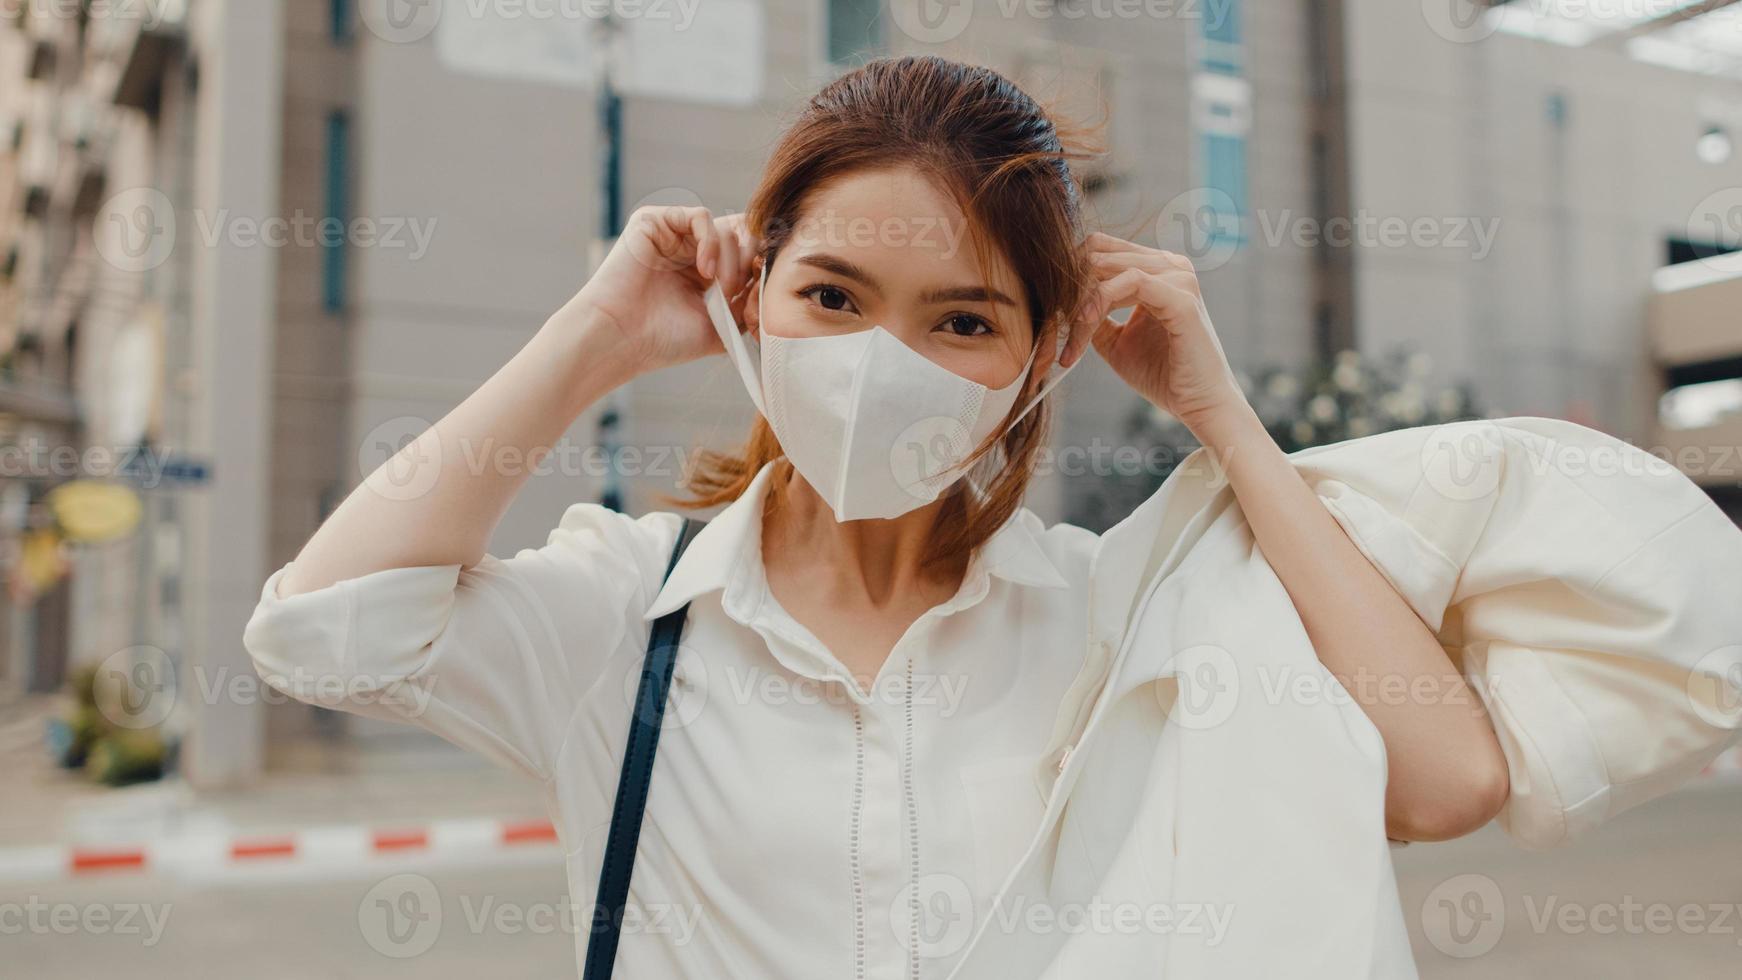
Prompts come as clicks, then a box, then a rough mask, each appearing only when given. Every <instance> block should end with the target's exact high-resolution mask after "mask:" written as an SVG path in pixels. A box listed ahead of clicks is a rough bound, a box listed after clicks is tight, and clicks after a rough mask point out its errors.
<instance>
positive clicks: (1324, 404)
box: [1307, 395, 1337, 422]
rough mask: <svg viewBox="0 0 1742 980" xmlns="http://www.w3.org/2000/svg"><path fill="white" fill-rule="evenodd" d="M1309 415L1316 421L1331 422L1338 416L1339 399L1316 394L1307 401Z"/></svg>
mask: <svg viewBox="0 0 1742 980" xmlns="http://www.w3.org/2000/svg"><path fill="white" fill-rule="evenodd" d="M1307 417H1308V418H1310V419H1312V420H1313V421H1314V422H1331V421H1334V420H1335V419H1336V417H1337V400H1336V399H1335V398H1332V397H1331V396H1330V395H1314V396H1313V399H1312V401H1309V402H1307Z"/></svg>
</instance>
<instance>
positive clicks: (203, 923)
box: [0, 782, 1742, 980]
mask: <svg viewBox="0 0 1742 980" xmlns="http://www.w3.org/2000/svg"><path fill="white" fill-rule="evenodd" d="M426 861H427V859H420V858H418V857H416V856H407V857H406V858H404V859H403V860H400V859H394V860H392V861H390V862H387V863H382V862H379V861H375V862H369V863H367V864H366V865H360V866H358V867H357V868H354V869H341V870H339V871H337V872H335V871H334V870H333V869H330V868H326V869H321V870H320V872H319V873H318V874H313V875H300V874H297V873H295V872H290V871H283V870H270V869H268V870H261V871H253V872H245V873H244V872H235V871H229V872H225V873H223V874H221V875H215V876H213V877H211V878H209V879H206V880H190V879H187V878H183V877H170V876H165V875H153V874H149V873H145V874H137V875H117V876H113V877H99V878H84V879H74V880H63V881H57V882H43V883H38V884H34V885H7V886H4V887H0V907H3V908H6V909H8V910H13V911H11V920H7V919H6V918H5V917H4V916H0V977H4V978H5V980H27V978H30V980H34V978H51V977H52V978H64V977H75V978H87V977H88V978H99V977H102V978H107V977H121V976H125V977H128V978H130V980H187V978H190V977H192V978H203V977H222V978H231V977H235V978H247V980H281V978H282V980H291V978H296V980H301V978H323V980H324V978H352V977H356V978H364V977H367V978H370V980H393V978H400V977H404V978H417V980H446V978H450V977H451V978H456V980H458V978H466V980H474V978H477V977H480V976H485V977H489V978H491V980H515V978H521V977H527V978H532V977H537V978H553V977H572V976H575V966H574V962H573V952H572V949H573V947H572V941H573V935H572V929H573V928H574V926H573V924H572V921H571V920H570V919H568V918H567V917H566V916H565V915H564V914H563V909H564V908H565V907H566V902H565V891H566V884H565V881H564V878H563V872H562V868H561V864H560V859H559V856H558V855H557V853H556V852H555V850H554V849H550V848H545V849H537V850H535V851H529V852H527V853H524V854H515V855H497V856H492V857H489V858H487V859H480V860H479V861H478V862H477V863H473V864H455V863H452V862H451V861H449V862H443V863H441V864H440V865H439V866H431V865H429V864H427V863H425V862H426ZM1398 861H1399V865H1400V878H1401V882H1400V891H1401V895H1402V898H1403V902H1404V908H1405V911H1406V914H1407V915H1408V917H1409V919H1410V921H1411V931H1412V933H1413V936H1412V941H1413V943H1414V945H1415V949H1416V952H1417V958H1418V961H1419V963H1420V965H1421V970H1422V976H1423V977H1424V978H1427V980H1463V978H1473V977H1481V978H1483V980H1513V978H1517V980H1526V978H1528V980H1546V978H1558V977H1579V978H1581V980H1608V978H1614V980H1622V978H1645V977H1649V978H1652V980H1658V978H1675V980H1733V978H1738V977H1742V921H1738V920H1739V918H1742V912H1739V911H1738V910H1737V906H1738V905H1742V784H1738V783H1735V782H1726V783H1717V784H1707V785H1702V786H1699V787H1696V788H1693V789H1690V790H1686V791H1683V792H1682V793H1679V794H1677V795H1675V796H1672V797H1670V798H1669V799H1666V800H1662V801H1658V802H1657V803H1655V804H1653V805H1651V806H1649V807H1646V808H1643V809H1641V810H1639V811H1635V812H1634V813H1631V814H1627V815H1624V816H1623V817H1621V818H1618V819H1617V820H1616V821H1615V822H1614V823H1612V824H1611V825H1609V826H1607V827H1604V828H1601V829H1600V830H1599V831H1598V832H1596V833H1595V834H1594V835H1593V836H1591V837H1590V838H1589V839H1586V840H1584V841H1581V842H1579V843H1577V844H1575V845H1573V846H1570V847H1568V848H1564V849H1561V850H1557V851H1550V852H1545V853H1527V852H1523V851H1520V850H1519V849H1517V848H1516V847H1514V846H1513V845H1512V844H1511V843H1510V842H1509V841H1507V840H1506V839H1505V838H1504V837H1503V836H1502V835H1501V834H1499V833H1498V831H1497V830H1495V829H1494V828H1489V829H1488V830H1486V831H1484V832H1482V833H1481V834H1478V835H1475V836H1473V837H1471V838H1467V839H1465V840H1463V841H1458V842H1454V843H1451V844H1443V845H1413V846H1411V847H1409V848H1407V849H1404V850H1403V851H1401V852H1399V854H1398ZM408 875H409V876H413V877H404V876H408ZM413 892H416V893H419V894H421V895H423V896H424V900H423V901H421V902H416V903H413V905H412V906H411V907H409V908H408V907H407V906H406V904H405V903H406V902H407V901H408V899H407V897H406V896H407V895H408V894H411V893H413ZM432 895H433V898H434V901H430V900H429V898H430V897H431V896H432ZM1726 908H1727V909H1728V912H1725V911H1723V910H1724V909H1726ZM436 910H439V911H436ZM92 916H96V917H97V919H96V920H94V919H92V918H91V917H92ZM98 920H100V921H98ZM432 920H434V921H433V925H432ZM1696 920H1697V921H1696ZM20 922H22V923H23V924H24V926H25V928H22V929H19V928H17V927H16V926H17V924H19V923H20ZM807 980H809V978H807Z"/></svg>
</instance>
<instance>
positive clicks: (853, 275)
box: [793, 252, 883, 296]
mask: <svg viewBox="0 0 1742 980" xmlns="http://www.w3.org/2000/svg"><path fill="white" fill-rule="evenodd" d="M793 261H795V262H797V263H799V264H800V265H809V266H815V267H816V268H818V269H821V270H823V271H824V272H832V273H834V274H835V275H837V276H841V277H842V278H844V279H851V280H853V281H854V282H856V283H859V284H860V285H862V286H864V287H865V288H866V289H869V290H871V291H872V292H874V293H876V294H877V295H879V296H881V295H883V287H882V286H879V285H877V280H875V279H873V278H871V274H870V273H869V272H866V271H865V270H864V269H861V268H859V267H858V266H856V265H854V264H853V263H851V262H848V261H847V260H846V259H843V258H841V257H839V256H835V255H829V254H828V253H826V252H817V253H813V254H810V255H801V256H799V257H798V258H796V259H794V260H793Z"/></svg>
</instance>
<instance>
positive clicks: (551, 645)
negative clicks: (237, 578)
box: [243, 504, 679, 779]
mask: <svg viewBox="0 0 1742 980" xmlns="http://www.w3.org/2000/svg"><path fill="white" fill-rule="evenodd" d="M678 523H679V521H678V518H677V516H676V515H675V514H669V513H655V514H650V515H648V516H646V517H643V518H641V519H639V520H636V519H631V518H629V517H626V516H624V515H621V514H617V513H615V512H613V511H610V510H608V509H606V508H604V507H601V506H599V505H597V504H576V505H574V506H572V507H570V508H569V509H568V511H567V513H565V514H564V515H563V519H562V522H561V523H560V524H559V525H558V527H557V528H556V529H554V530H553V531H551V533H550V536H549V538H548V540H547V542H546V543H545V544H544V546H543V547H540V548H527V549H523V550H522V551H520V552H519V553H518V554H515V555H514V556H513V557H510V558H506V559H502V558H497V557H495V556H491V555H486V556H485V557H484V558H483V559H482V560H481V561H479V562H478V563H477V564H476V565H473V566H471V567H467V568H462V567H461V566H459V565H433V566H425V567H412V568H394V569H387V570H385V571H379V572H373V573H370V574H367V575H362V576H359V577H357V578H352V579H346V580H344V581H341V582H336V583H334V584H332V585H330V586H327V587H325V588H321V589H316V590H313V591H309V592H305V593H302V594H299V595H294V596H289V597H282V596H280V595H279V594H278V583H279V581H280V580H281V579H282V578H283V577H284V575H285V572H286V571H288V569H289V568H290V565H288V564H287V565H285V566H284V567H283V568H280V569H278V570H277V571H276V572H274V573H273V574H272V575H271V576H270V577H269V578H268V579H267V580H266V584H265V586H264V588H263V589H262V590H261V594H260V603H259V605H258V606H256V607H255V610H254V613H253V616H252V617H251V618H250V619H249V621H248V625H247V628H246V630H245V631H244V634H243V643H244V645H245V646H246V647H247V649H248V653H249V655H250V656H251V657H252V658H253V661H254V665H255V669H256V670H257V671H258V672H259V673H260V675H261V677H262V678H263V679H264V680H265V681H266V683H268V684H269V685H271V686H272V687H274V688H276V689H278V690H280V691H283V692H284V693H286V694H288V695H290V696H291V697H294V698H296V699H297V700H299V701H304V702H306V703H308V704H313V705H319V706H321V707H326V708H333V709H337V710H341V711H346V712H349V713H352V714H356V715H362V716H365V717H372V718H382V719H388V720H395V721H402V722H407V723H410V724H413V725H416V726H418V727H420V728H424V729H426V730H428V731H430V732H433V733H435V734H437V735H439V736H441V737H442V738H445V739H447V740H448V741H450V742H453V743H454V744H456V745H459V746H460V747H462V748H466V749H471V750H473V751H476V752H479V753H480V754H482V755H484V756H486V757H488V758H490V759H492V760H493V761H495V762H497V763H499V764H503V765H507V766H509V767H512V768H514V769H518V770H520V771H521V772H524V773H526V774H528V775H531V776H534V777H535V778H540V779H543V778H546V777H548V776H549V774H550V765H551V759H552V756H553V754H554V753H555V752H556V750H557V748H558V746H559V745H560V744H561V741H562V737H563V733H564V731H565V730H566V727H567V723H568V722H569V720H570V717H571V715H572V713H573V711H574V708H575V706H576V705H577V704H578V703H580V699H581V697H582V696H583V695H584V694H585V693H586V691H587V690H588V689H589V688H590V687H591V686H592V684H593V683H594V682H595V681H597V680H598V678H599V677H600V676H601V675H602V672H603V668H604V664H605V662H606V660H607V659H608V658H609V657H611V656H612V654H614V653H615V652H616V651H617V649H618V647H619V646H620V645H621V644H622V643H624V642H625V641H635V642H639V639H638V638H639V637H641V636H643V635H645V633H646V628H645V626H644V624H643V623H642V620H641V614H642V612H643V611H644V610H645V609H646V608H648V606H649V605H650V604H651V603H652V601H653V597H654V595H655V594H656V593H657V591H658V589H659V585H660V577H661V575H662V574H663V572H664V567H665V560H664V559H665V557H666V556H667V553H668V552H669V550H670V548H671V545H672V543H673V542H674V540H675V538H676V534H677V527H678Z"/></svg>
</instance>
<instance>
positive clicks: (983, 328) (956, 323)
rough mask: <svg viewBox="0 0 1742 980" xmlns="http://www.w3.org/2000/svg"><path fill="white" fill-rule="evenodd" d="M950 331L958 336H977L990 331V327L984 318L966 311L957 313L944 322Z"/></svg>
mask: <svg viewBox="0 0 1742 980" xmlns="http://www.w3.org/2000/svg"><path fill="white" fill-rule="evenodd" d="M946 326H947V327H948V329H949V331H950V333H953V334H955V335H956V336H958V337H978V336H980V335H982V334H989V333H991V332H992V327H991V326H990V325H989V324H987V323H986V321H985V320H982V319H980V318H979V317H977V316H969V315H967V314H966V313H958V314H956V315H955V316H952V317H950V318H949V320H948V321H947V322H946Z"/></svg>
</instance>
